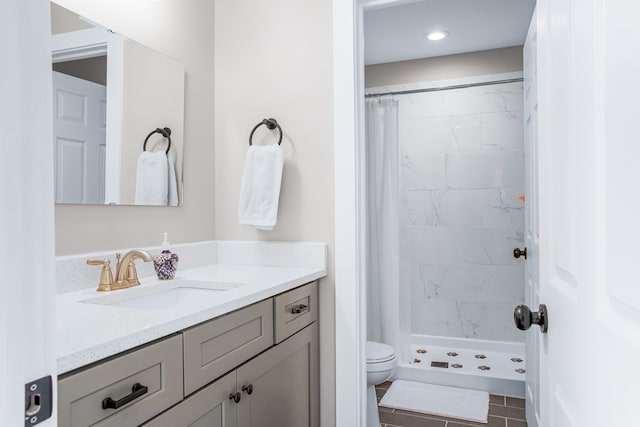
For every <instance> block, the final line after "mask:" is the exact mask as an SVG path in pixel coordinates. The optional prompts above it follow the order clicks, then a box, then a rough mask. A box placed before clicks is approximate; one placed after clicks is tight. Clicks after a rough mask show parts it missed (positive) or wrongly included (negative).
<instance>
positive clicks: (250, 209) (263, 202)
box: [238, 144, 284, 230]
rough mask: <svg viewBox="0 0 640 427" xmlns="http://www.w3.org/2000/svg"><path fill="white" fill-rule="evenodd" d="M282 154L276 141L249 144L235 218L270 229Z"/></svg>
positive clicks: (276, 206) (280, 178) (263, 228)
mask: <svg viewBox="0 0 640 427" xmlns="http://www.w3.org/2000/svg"><path fill="white" fill-rule="evenodd" d="M283 164H284V156H283V154H282V148H280V146H279V145H277V144H274V145H267V146H258V145H252V146H250V147H249V150H248V151H247V157H246V158H245V161H244V170H243V174H242V185H241V187H240V205H239V206H238V222H239V223H240V224H242V225H249V226H251V227H255V228H257V229H259V230H273V227H274V226H275V225H276V220H277V218H278V200H279V199H280V184H281V182H282V167H283Z"/></svg>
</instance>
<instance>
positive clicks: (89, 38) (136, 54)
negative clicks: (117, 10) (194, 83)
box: [51, 2, 184, 206]
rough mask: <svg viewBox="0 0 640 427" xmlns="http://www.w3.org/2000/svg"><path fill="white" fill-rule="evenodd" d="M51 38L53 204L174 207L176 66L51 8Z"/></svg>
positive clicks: (179, 77)
mask: <svg viewBox="0 0 640 427" xmlns="http://www.w3.org/2000/svg"><path fill="white" fill-rule="evenodd" d="M51 33H52V73H53V112H52V114H53V121H54V141H53V143H54V151H55V155H54V158H55V165H54V171H55V201H56V203H59V204H89V205H146V206H179V205H182V188H183V182H182V159H183V142H184V141H183V127H184V66H183V65H182V64H181V63H179V62H178V61H176V60H174V59H172V58H169V57H167V56H166V55H163V54H161V53H159V52H157V51H155V50H153V49H150V48H149V47H147V46H144V45H142V44H140V43H138V42H135V41H133V40H131V39H128V38H126V37H124V36H123V35H121V34H116V33H114V32H112V31H111V30H109V29H108V28H106V27H105V26H102V25H100V24H98V23H96V22H93V21H91V20H89V19H86V18H84V17H82V16H80V15H78V14H77V13H74V12H73V11H71V10H69V9H66V8H64V7H62V6H60V5H58V4H56V3H53V2H52V3H51ZM167 129H168V130H167ZM143 148H144V149H145V151H146V152H145V154H144V155H143V154H142V153H143ZM151 153H153V154H151Z"/></svg>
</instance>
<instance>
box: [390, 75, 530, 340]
mask: <svg viewBox="0 0 640 427" xmlns="http://www.w3.org/2000/svg"><path fill="white" fill-rule="evenodd" d="M397 99H398V100H399V117H398V119H399V146H400V154H401V159H402V169H401V178H400V182H401V191H402V197H401V199H402V200H403V201H404V202H403V203H405V209H403V211H404V214H403V230H404V232H405V233H406V236H407V240H408V245H409V253H410V263H411V296H412V298H411V300H412V307H411V313H412V315H411V316H412V332H413V333H416V334H429V335H440V336H452V337H462V338H477V339H487V340H504V341H522V340H523V337H524V335H523V334H521V333H520V332H519V331H517V330H516V328H515V326H514V325H513V320H512V319H513V314H512V313H513V309H514V307H515V305H517V304H520V303H522V301H523V300H524V285H523V283H524V270H523V262H522V261H521V260H516V259H514V258H513V256H512V251H513V248H515V247H518V246H522V244H523V240H524V231H523V230H524V219H523V215H524V209H523V205H524V203H523V202H522V200H520V196H522V195H523V193H524V182H523V181H524V156H523V140H524V139H523V112H522V109H523V99H522V84H521V83H506V84H499V85H492V86H483V87H473V88H466V89H458V90H449V91H442V92H429V93H421V94H411V95H401V96H398V97H397Z"/></svg>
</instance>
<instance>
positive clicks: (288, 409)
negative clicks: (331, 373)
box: [237, 323, 319, 427]
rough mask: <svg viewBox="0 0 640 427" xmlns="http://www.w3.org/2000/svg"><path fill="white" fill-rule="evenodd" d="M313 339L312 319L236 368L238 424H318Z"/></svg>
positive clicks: (266, 426)
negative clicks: (295, 331)
mask: <svg viewBox="0 0 640 427" xmlns="http://www.w3.org/2000/svg"><path fill="white" fill-rule="evenodd" d="M317 340H318V330H317V325H316V323H313V324H311V325H309V326H307V327H306V328H304V329H303V330H301V331H300V332H298V333H296V334H294V335H293V336H291V337H290V338H288V339H286V340H285V341H283V342H282V343H280V344H278V345H277V346H275V347H273V348H271V349H269V350H268V351H266V352H265V353H263V354H261V355H260V356H258V357H256V358H255V359H253V360H251V361H250V362H248V363H247V364H245V365H243V366H241V367H240V368H238V371H237V375H238V391H241V393H242V400H241V401H240V403H239V405H238V409H239V410H238V425H239V426H240V427H249V426H251V427H304V426H308V427H317V426H318V424H319V416H318V355H317ZM249 386H250V387H251V394H249V390H248V389H247V388H248V387H249Z"/></svg>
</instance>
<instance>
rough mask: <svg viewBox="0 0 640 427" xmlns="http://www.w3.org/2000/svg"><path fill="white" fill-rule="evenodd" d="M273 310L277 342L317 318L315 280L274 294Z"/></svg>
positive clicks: (316, 288) (316, 287)
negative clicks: (276, 294)
mask: <svg viewBox="0 0 640 427" xmlns="http://www.w3.org/2000/svg"><path fill="white" fill-rule="evenodd" d="M274 310H275V322H276V344H278V343H280V342H282V341H284V340H286V339H287V338H288V337H290V336H291V335H293V334H295V333H296V332H298V331H299V330H301V329H302V328H304V327H305V326H307V325H310V324H311V323H313V322H315V321H316V320H318V286H317V282H312V283H309V284H308V285H304V286H300V287H299V288H296V289H292V290H290V291H288V292H285V293H283V294H280V295H278V296H276V297H275V298H274Z"/></svg>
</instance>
